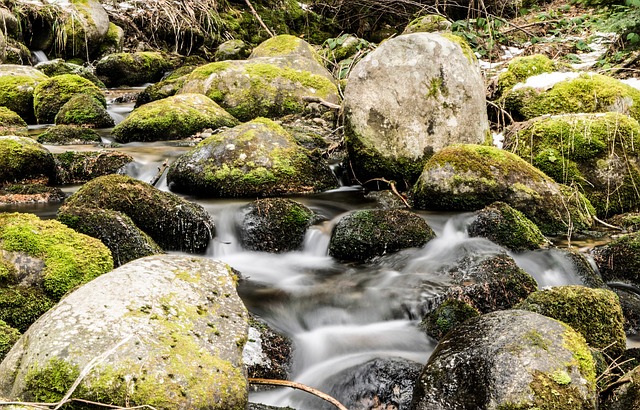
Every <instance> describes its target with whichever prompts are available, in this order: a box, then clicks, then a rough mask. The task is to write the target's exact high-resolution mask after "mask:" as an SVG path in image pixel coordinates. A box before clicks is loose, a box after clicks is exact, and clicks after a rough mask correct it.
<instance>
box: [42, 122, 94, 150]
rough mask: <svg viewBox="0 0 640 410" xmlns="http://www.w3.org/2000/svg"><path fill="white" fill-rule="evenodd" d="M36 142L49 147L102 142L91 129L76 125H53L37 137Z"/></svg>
mask: <svg viewBox="0 0 640 410" xmlns="http://www.w3.org/2000/svg"><path fill="white" fill-rule="evenodd" d="M37 140H38V142H39V143H41V144H50V145H79V144H98V143H100V142H101V141H102V138H101V137H100V134H98V133H97V132H96V131H95V130H93V129H91V128H85V127H80V126H78V125H54V126H51V127H48V128H47V129H46V130H44V132H43V133H42V134H40V135H38V138H37Z"/></svg>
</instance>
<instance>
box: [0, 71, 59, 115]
mask: <svg viewBox="0 0 640 410" xmlns="http://www.w3.org/2000/svg"><path fill="white" fill-rule="evenodd" d="M48 78H49V77H47V76H46V75H45V74H44V73H42V72H41V71H39V70H36V69H35V68H33V67H30V66H22V65H13V64H2V65H0V106H4V107H7V108H9V109H10V110H12V111H15V112H16V113H17V114H18V115H19V116H20V117H22V119H23V120H25V121H26V122H28V123H34V122H35V119H36V117H35V114H34V112H33V91H34V89H35V88H36V86H37V85H38V84H39V83H41V82H42V81H45V80H46V79H48Z"/></svg>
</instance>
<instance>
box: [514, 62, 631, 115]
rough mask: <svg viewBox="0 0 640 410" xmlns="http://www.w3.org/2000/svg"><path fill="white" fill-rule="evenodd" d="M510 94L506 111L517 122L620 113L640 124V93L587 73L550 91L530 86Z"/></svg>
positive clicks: (621, 84) (606, 77) (622, 84)
mask: <svg viewBox="0 0 640 410" xmlns="http://www.w3.org/2000/svg"><path fill="white" fill-rule="evenodd" d="M536 79H537V76H534V77H530V78H529V80H528V81H527V83H525V84H524V85H523V86H522V87H514V88H513V89H512V90H511V91H509V92H507V93H506V94H505V96H504V98H505V109H506V110H507V111H509V112H510V113H511V116H512V117H513V118H514V119H515V120H516V121H522V120H530V119H532V118H535V117H539V116H541V115H545V114H551V115H556V114H572V113H598V112H600V113H602V112H619V113H622V114H625V115H630V116H631V117H633V118H634V119H636V120H639V121H640V90H636V89H635V88H633V87H631V86H630V85H627V84H625V83H623V82H621V81H620V80H617V79H615V78H612V77H608V76H605V75H601V74H591V73H585V74H581V75H579V76H578V77H576V78H569V79H567V80H564V81H560V82H558V83H555V84H554V85H553V86H551V88H550V89H545V88H534V87H532V86H528V85H527V84H528V83H529V82H531V83H534V84H535V82H536V81H535V80H536Z"/></svg>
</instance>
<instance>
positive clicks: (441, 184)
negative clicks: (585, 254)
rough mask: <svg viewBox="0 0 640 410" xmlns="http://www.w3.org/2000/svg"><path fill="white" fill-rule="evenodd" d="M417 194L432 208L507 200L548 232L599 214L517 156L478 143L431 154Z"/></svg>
mask: <svg viewBox="0 0 640 410" xmlns="http://www.w3.org/2000/svg"><path fill="white" fill-rule="evenodd" d="M412 193H413V201H414V205H415V207H416V208H417V209H428V210H446V211H453V210H457V211H474V210H477V209H481V208H483V207H485V206H487V205H489V204H491V203H493V202H495V201H502V202H505V203H507V204H509V205H510V206H511V207H513V208H515V209H517V210H519V211H520V212H522V213H523V214H525V216H526V217H527V218H529V219H530V220H531V221H532V222H533V223H535V224H536V225H537V226H538V228H540V230H541V231H542V233H543V234H545V235H561V234H566V233H567V231H568V230H570V231H580V230H584V229H587V228H589V227H590V226H591V224H592V220H591V215H593V212H594V210H593V207H592V206H591V204H590V203H589V201H588V200H587V199H586V198H584V196H582V195H581V194H579V193H578V192H575V191H572V190H571V189H570V188H568V187H566V186H563V185H560V184H558V183H556V182H555V181H553V180H552V179H551V178H549V177H548V176H546V175H545V174H543V173H542V172H541V171H539V170H538V169H536V168H534V167H533V166H532V165H531V164H529V163H528V162H526V161H525V160H523V159H522V158H520V157H518V156H517V155H515V154H512V153H510V152H507V151H503V150H501V149H499V148H495V147H488V146H481V145H473V144H464V145H462V144H461V145H455V146H450V147H447V148H444V149H443V150H441V151H439V152H438V153H436V154H435V155H434V156H432V157H431V158H430V159H429V161H427V163H426V165H425V167H424V171H423V173H422V175H421V176H420V179H419V180H418V182H417V183H416V185H415V186H414V188H413V192H412ZM567 221H570V224H571V225H569V224H568V223H567Z"/></svg>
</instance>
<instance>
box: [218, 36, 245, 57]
mask: <svg viewBox="0 0 640 410" xmlns="http://www.w3.org/2000/svg"><path fill="white" fill-rule="evenodd" d="M249 54H251V47H250V46H249V45H248V44H247V43H245V42H244V41H242V40H240V39H234V40H227V41H225V42H224V43H221V44H220V45H219V46H218V47H217V48H216V52H215V54H214V55H213V59H214V60H215V61H227V60H244V59H245V58H247V57H249Z"/></svg>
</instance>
